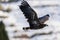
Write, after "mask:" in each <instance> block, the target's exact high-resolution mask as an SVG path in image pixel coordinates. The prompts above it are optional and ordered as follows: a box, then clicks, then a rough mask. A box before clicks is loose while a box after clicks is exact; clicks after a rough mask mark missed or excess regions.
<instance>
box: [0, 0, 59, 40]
mask: <svg viewBox="0 0 60 40" xmlns="http://www.w3.org/2000/svg"><path fill="white" fill-rule="evenodd" d="M59 2H60V1H59V0H56V1H54V0H53V1H52V0H51V1H48V0H45V1H42V0H37V1H35V0H33V1H31V0H30V1H28V3H29V4H30V5H31V7H32V8H33V9H34V10H35V11H36V13H37V15H38V17H42V16H44V15H46V14H49V15H50V18H49V20H48V21H47V22H46V24H48V25H49V26H46V27H45V28H43V29H38V30H27V31H24V30H23V29H22V28H23V27H29V24H28V22H27V19H26V18H25V17H24V15H23V13H22V12H21V10H20V9H19V7H18V6H19V5H21V1H18V2H15V3H8V4H2V5H3V7H4V9H6V8H7V7H10V8H11V10H12V11H11V12H9V13H8V12H3V11H0V16H1V15H2V16H8V18H5V19H1V18H0V21H1V20H3V22H4V24H5V25H6V31H7V32H8V36H9V39H10V40H60V3H59ZM42 5H59V6H51V7H40V6H42ZM35 6H38V7H36V8H35ZM11 24H14V26H13V27H11V26H10V25H11ZM16 30H17V32H14V31H16ZM49 32H53V33H52V34H49V35H38V36H35V37H33V38H30V39H29V38H13V36H18V35H22V34H27V35H28V36H29V37H30V36H32V35H34V34H37V33H49Z"/></svg>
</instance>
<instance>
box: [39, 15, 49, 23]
mask: <svg viewBox="0 0 60 40" xmlns="http://www.w3.org/2000/svg"><path fill="white" fill-rule="evenodd" d="M49 17H50V16H49V14H47V15H44V16H43V17H40V18H39V21H40V23H41V24H44V23H45V22H46V21H47V20H49Z"/></svg>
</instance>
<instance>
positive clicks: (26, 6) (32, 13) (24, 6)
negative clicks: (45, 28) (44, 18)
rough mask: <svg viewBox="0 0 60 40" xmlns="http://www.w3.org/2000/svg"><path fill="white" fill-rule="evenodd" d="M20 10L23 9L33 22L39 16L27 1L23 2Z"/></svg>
mask: <svg viewBox="0 0 60 40" xmlns="http://www.w3.org/2000/svg"><path fill="white" fill-rule="evenodd" d="M19 8H20V9H21V11H22V12H23V14H24V15H25V17H26V18H28V19H31V20H32V19H33V18H34V16H36V15H37V14H36V12H35V11H34V10H33V9H32V8H31V7H30V5H29V4H28V3H27V2H26V1H23V2H22V3H21V5H20V6H19Z"/></svg>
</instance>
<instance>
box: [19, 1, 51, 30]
mask: <svg viewBox="0 0 60 40" xmlns="http://www.w3.org/2000/svg"><path fill="white" fill-rule="evenodd" d="M19 8H20V10H21V11H22V12H23V14H24V16H25V17H26V18H27V22H28V23H29V26H30V27H23V30H28V29H41V28H44V27H45V26H48V25H47V24H44V23H45V22H46V21H47V20H48V19H49V17H50V16H49V14H46V15H44V16H43V17H40V18H38V16H37V13H36V12H35V11H34V10H33V9H32V8H31V6H30V5H29V4H28V2H27V1H22V2H21V5H19Z"/></svg>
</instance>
